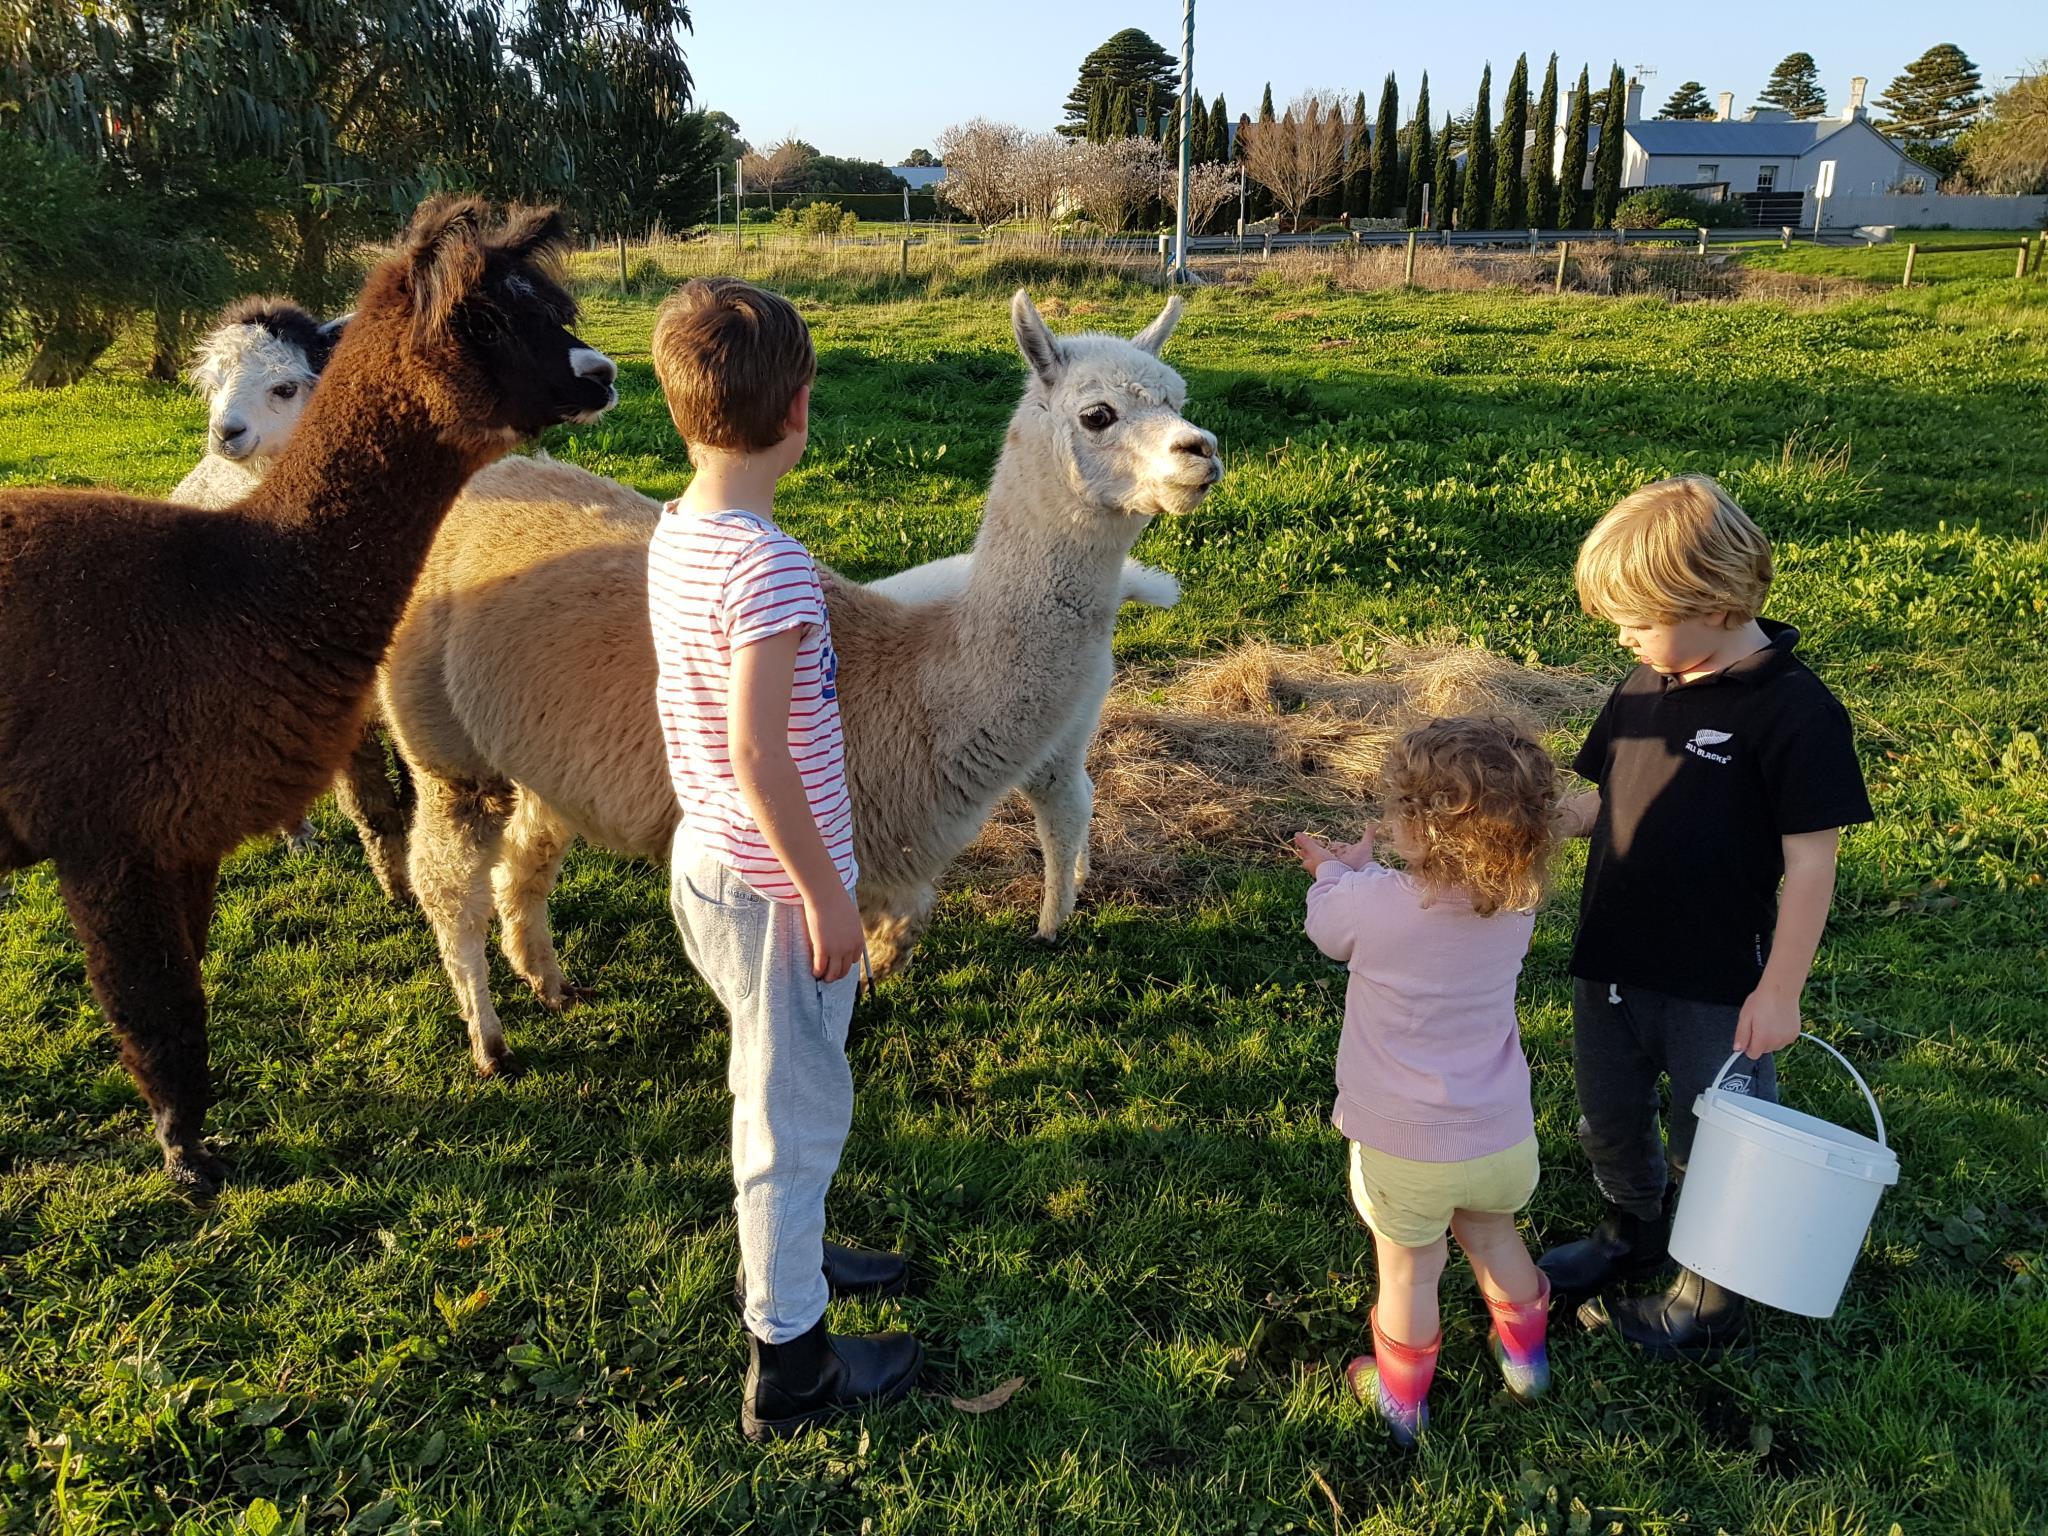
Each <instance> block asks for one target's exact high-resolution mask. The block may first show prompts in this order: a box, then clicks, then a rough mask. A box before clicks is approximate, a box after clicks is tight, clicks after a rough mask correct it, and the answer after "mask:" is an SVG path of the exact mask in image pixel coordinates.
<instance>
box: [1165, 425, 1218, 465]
mask: <svg viewBox="0 0 2048 1536" xmlns="http://www.w3.org/2000/svg"><path fill="white" fill-rule="evenodd" d="M1173 451H1174V452H1175V453H1192V454H1194V455H1195V456H1196V457H1197V458H1202V459H1207V458H1212V457H1214V455H1215V453H1216V439H1215V438H1213V437H1211V436H1210V435H1209V434H1208V433H1206V432H1204V431H1203V430H1202V429H1201V428H1200V427H1190V428H1188V429H1187V431H1185V432H1183V433H1181V435H1180V436H1179V437H1177V438H1175V439H1174V440H1173Z"/></svg>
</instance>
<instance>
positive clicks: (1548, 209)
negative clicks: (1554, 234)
mask: <svg viewBox="0 0 2048 1536" xmlns="http://www.w3.org/2000/svg"><path fill="white" fill-rule="evenodd" d="M1556 165H1557V55H1556V54H1554V53H1553V54H1552V55H1551V56H1550V63H1549V64H1548V65H1547V66H1546V67H1545V68H1544V71H1543V94H1542V95H1541V96H1539V97H1537V98H1536V142H1535V144H1534V145H1532V146H1531V148H1530V150H1529V222H1530V223H1531V224H1534V225H1535V226H1536V227H1537V228H1539V229H1555V228H1557V171H1556Z"/></svg>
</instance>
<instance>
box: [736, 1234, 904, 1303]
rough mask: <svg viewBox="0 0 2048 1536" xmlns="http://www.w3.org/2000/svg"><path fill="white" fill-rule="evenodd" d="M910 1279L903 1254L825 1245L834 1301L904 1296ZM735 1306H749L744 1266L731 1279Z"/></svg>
mask: <svg viewBox="0 0 2048 1536" xmlns="http://www.w3.org/2000/svg"><path fill="white" fill-rule="evenodd" d="M909 1279H910V1266H909V1265H908V1264H906V1263H904V1262H903V1255H902V1254H900V1253H873V1252H870V1251H869V1250H868V1249H866V1248H847V1247H844V1246H842V1245H841V1244H838V1243H827V1244H826V1245H825V1285H826V1288H827V1289H828V1290H829V1291H830V1292H831V1293H832V1297H833V1299H834V1300H835V1301H836V1300H838V1299H839V1298H840V1297H842V1296H901V1295H902V1294H903V1288H904V1286H905V1285H906V1284H908V1283H909ZM732 1304H733V1305H734V1306H736V1307H739V1308H741V1309H742V1310H744V1309H745V1307H746V1305H747V1271H746V1267H745V1266H744V1265H742V1266H741V1267H740V1269H739V1271H738V1272H737V1273H736V1274H734V1275H733V1277H732Z"/></svg>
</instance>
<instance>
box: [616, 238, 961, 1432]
mask: <svg viewBox="0 0 2048 1536" xmlns="http://www.w3.org/2000/svg"><path fill="white" fill-rule="evenodd" d="M654 370H655V373H656V375H657V377H659V379H660V380H661V388H662V393H663V395H664V396H665V397H666V398H667V401H668V408H669V415H670V416H671V418H673V420H674V422H675V425H676V430H677V431H678V432H679V433H681V434H682V438H683V441H684V443H685V444H686V445H687V446H688V448H689V452H690V462H691V464H692V466H693V467H694V469H695V471H696V473H695V475H694V476H693V477H692V478H691V481H690V484H689V487H688V489H686V490H685V491H684V492H683V494H682V495H681V496H680V497H679V498H677V499H676V500H675V501H673V502H670V503H669V505H668V506H667V507H665V508H664V509H663V511H662V517H661V524H660V527H659V528H658V529H657V530H656V532H655V535H654V540H653V543H652V544H651V545H650V547H649V549H648V556H647V595H648V608H649V617H650V619H651V621H652V624H653V629H654V649H655V657H656V661H657V663H658V666H659V682H658V684H657V693H656V705H657V708H658V710H659V713H660V716H661V726H662V735H663V739H664V741H665V744H666V748H667V754H668V766H669V776H670V778H671V779H672V781H673V782H674V784H675V790H676V799H677V802H678V804H679V805H680V806H681V808H682V819H681V822H680V824H679V825H678V826H677V828H676V835H675V843H674V848H673V851H672V856H671V859H670V871H669V905H670V908H671V910H672V911H673V912H674V914H675V919H676V926H677V927H678V928H679V929H681V930H682V935H683V945H684V948H685V949H687V950H688V951H689V955H690V961H691V963H692V964H693V965H694V966H696V968H697V971H698V973H699V974H700V975H702V976H703V978H704V980H705V981H706V983H707V984H708V985H709V986H710V987H711V990H712V991H713V992H714V993H715V994H716V995H717V997H718V1000H719V1001H720V1002H721V1003H722V1004H724V1006H725V1010H726V1013H727V1015H728V1017H729V1018H730V1020H731V1025H732V1047H731V1061H730V1065H729V1067H728V1070H727V1083H728V1085H729V1087H730V1088H731V1090H732V1095H733V1115H732V1159H733V1182H734V1184H735V1186H736V1187H737V1190H738V1198H737V1199H736V1201H735V1203H734V1208H735V1210H736V1212H737V1214H738V1218H739V1238H740V1281H739V1283H738V1285H737V1286H736V1291H737V1293H738V1294H739V1296H740V1297H741V1302H742V1312H743V1315H744V1317H745V1320H746V1331H747V1348H748V1367H747V1380H746V1388H745V1393H744V1399H743V1402H742V1406H741V1410H740V1424H741V1427H742V1428H743V1429H744V1430H745V1432H746V1434H747V1436H748V1437H749V1438H750V1439H755V1440H762V1439H767V1438H769V1437H770V1436H775V1435H784V1434H789V1433H792V1432H794V1431H796V1430H797V1429H800V1428H802V1427H804V1426H805V1425H808V1424H812V1423H816V1422H818V1421H819V1420H821V1419H826V1418H829V1417H832V1416H833V1415H835V1414H839V1413H843V1412H845V1411H847V1410H849V1409H851V1408H854V1407H857V1406H859V1405H861V1404H863V1403H869V1402H887V1401H890V1400H892V1399H894V1398H896V1397H900V1396H901V1395H902V1394H903V1393H904V1392H906V1391H908V1390H909V1388H910V1386H911V1385H912V1383H913V1382H915V1380H916V1379H917V1374H918V1371H919V1369H920V1368H921V1367H922V1365H923V1363H924V1350H923V1349H922V1347H921V1346H920V1345H919V1344H918V1342H917V1340H916V1339H914V1338H912V1337H911V1336H910V1335H909V1334H906V1333H887V1334H871V1335H861V1336H841V1335H834V1334H832V1333H829V1332H828V1331H827V1330H826V1327H825V1303H826V1300H827V1298H828V1296H830V1295H833V1294H839V1295H844V1294H848V1293H863V1294H894V1293H896V1292H898V1291H900V1290H901V1289H902V1288H903V1280H904V1266H903V1261H902V1260H901V1259H900V1258H898V1257H897V1256H896V1255H894V1254H877V1253H863V1252H861V1251H859V1250H857V1249H851V1248H841V1247H838V1246H837V1245H834V1244H829V1243H826V1242H825V1241H824V1236H825V1191H826V1189H827V1188H828V1187H830V1185H831V1182H832V1175H833V1173H834V1172H835V1171H836V1170H837V1169H838V1166H839V1154H840V1150H841V1148H842V1147H843V1146H844V1145H845V1142H846V1133H847V1130H848V1127H849V1126H850V1125H851V1123H852V1119H853V1076H852V1073H851V1071H850V1070H849V1068H848V1066H847V1061H846V1031H847V1025H848V1023H849V1022H850V1020H851V1018H852V1015H853V1000H854V992H855V989H856V988H857V987H858V985H859V965H860V961H861V958H862V943H861V923H860V914H859V912H858V911H857V909H856V908H855V906H854V901H853V887H854V880H855V877H856V876H857V874H858V872H859V871H858V869H857V868H856V866H855V863H854V855H853V812H852V806H851V803H850V801H849V799H848V795H847V788H846V773H845V756H844V751H843V748H842V745H841V737H840V727H839V696H838V687H837V674H838V664H837V661H836V659H835V658H834V656H833V654H832V631H831V625H830V622H829V621H828V619H827V617H826V613H825V594H824V589H823V588H822V586H821V585H820V584H819V581H818V570H817V566H816V565H815V564H814V563H813V561H812V560H811V557H810V555H809V553H808V552H807V551H806V550H805V549H804V547H803V545H801V544H800V543H798V542H797V541H796V540H795V539H793V538H791V537H790V536H789V535H788V534H787V533H784V532H783V531H782V530H781V529H780V528H778V527H777V526H776V524H775V487H776V482H777V481H779V480H780V479H781V478H782V476H783V475H785V474H787V473H788V472H789V471H790V470H791V469H793V468H795V467H796V463H797V461H798V460H799V459H800V458H802V457H803V451H804V444H805V442H806V439H807V437H808V433H809V427H810V401H811V379H812V375H813V374H814V373H815V372H816V371H817V359H816V354H815V353H814V352H813V351H812V348H811V337H810V331H809V329H808V328H807V327H806V326H805V324H804V322H803V317H802V316H800V315H798V314H797V312H796V310H795V308H794V307H792V306H791V305H790V303H789V302H788V300H786V299H784V298H782V297H780V296H779V295H777V294H773V293H767V292H764V291H763V290H761V289H758V288H754V287H752V286H750V285H749V284H746V283H743V282H740V281H738V280H737V279H735V278H709V279H702V278H700V279H698V280H696V281H694V282H690V283H687V284H685V285H684V286H683V287H682V288H680V289H678V290H677V291H676V293H675V294H674V295H673V296H671V297H670V298H669V300H668V302H667V303H665V304H664V305H663V306H662V308H661V314H660V316H659V317H658V318H657V320H656V322H655V327H654Z"/></svg>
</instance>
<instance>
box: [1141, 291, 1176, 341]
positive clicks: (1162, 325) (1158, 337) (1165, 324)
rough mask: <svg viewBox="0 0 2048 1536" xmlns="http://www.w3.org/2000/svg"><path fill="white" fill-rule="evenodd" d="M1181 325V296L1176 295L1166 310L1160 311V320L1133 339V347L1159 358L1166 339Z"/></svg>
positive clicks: (1168, 303) (1167, 304) (1169, 301)
mask: <svg viewBox="0 0 2048 1536" xmlns="http://www.w3.org/2000/svg"><path fill="white" fill-rule="evenodd" d="M1179 324H1180V295H1179V294H1177V293H1176V294H1175V295H1174V296H1173V297H1172V298H1170V299H1168V300H1167V301H1166V308H1164V309H1162V310H1161V311H1159V318H1158V319H1157V320H1154V321H1153V322H1152V323H1151V324H1150V325H1148V326H1146V327H1145V329H1143V330H1142V331H1140V332H1138V334H1137V335H1135V336H1133V337H1132V338H1131V345H1132V346H1134V347H1137V348H1138V349H1139V350H1140V351H1144V352H1150V353H1151V354H1152V355H1153V356H1154V357H1157V356H1158V355H1159V353H1160V349H1161V348H1163V347H1164V346H1165V345H1166V338H1167V337H1169V336H1171V335H1172V334H1173V328H1174V327H1175V326H1176V325H1179Z"/></svg>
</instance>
